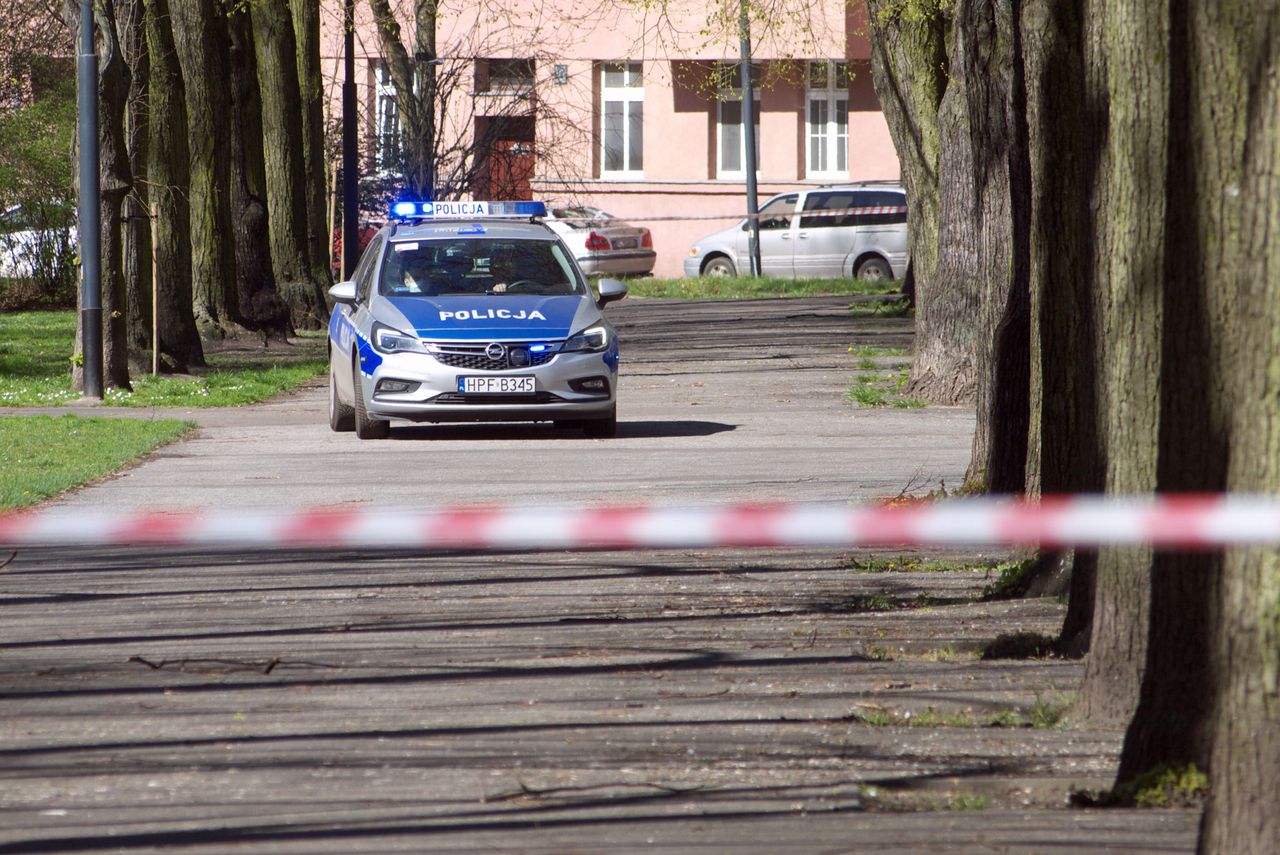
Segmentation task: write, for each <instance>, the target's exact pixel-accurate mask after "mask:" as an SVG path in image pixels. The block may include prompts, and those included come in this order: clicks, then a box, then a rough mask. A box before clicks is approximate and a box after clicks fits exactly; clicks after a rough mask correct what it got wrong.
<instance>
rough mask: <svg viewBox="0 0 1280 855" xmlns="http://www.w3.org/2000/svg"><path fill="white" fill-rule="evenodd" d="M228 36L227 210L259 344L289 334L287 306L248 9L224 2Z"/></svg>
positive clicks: (242, 292)
mask: <svg viewBox="0 0 1280 855" xmlns="http://www.w3.org/2000/svg"><path fill="white" fill-rule="evenodd" d="M227 25H228V29H229V33H230V36H231V54H230V56H231V108H232V109H231V130H230V133H229V135H228V136H229V137H230V143H231V214H232V228H233V231H234V234H235V247H236V292H237V294H238V295H239V300H240V315H241V317H242V318H243V323H244V325H245V326H247V327H249V328H250V329H254V330H258V331H259V332H261V333H262V336H263V339H262V340H263V345H264V346H265V345H266V343H267V342H268V341H269V340H270V339H271V338H275V339H277V340H279V341H284V340H285V339H287V338H288V337H289V336H290V335H292V334H293V323H292V320H291V318H290V313H289V307H288V306H287V305H286V304H285V302H284V300H283V299H282V298H281V297H280V294H279V293H278V292H277V291H276V278H275V271H274V269H273V265H272V261H271V242H270V240H269V238H268V233H269V231H270V225H269V222H268V219H267V204H266V194H267V190H266V183H267V177H266V163H265V160H264V155H263V151H262V99H261V97H260V96H259V93H258V74H257V61H256V59H255V57H254V47H253V22H252V20H251V19H250V15H249V11H248V9H246V8H241V7H237V6H235V5H233V4H228V7H227Z"/></svg>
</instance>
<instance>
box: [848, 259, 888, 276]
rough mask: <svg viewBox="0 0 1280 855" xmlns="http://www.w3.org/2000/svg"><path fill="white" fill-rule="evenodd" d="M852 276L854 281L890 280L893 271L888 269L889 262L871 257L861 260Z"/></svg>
mask: <svg viewBox="0 0 1280 855" xmlns="http://www.w3.org/2000/svg"><path fill="white" fill-rule="evenodd" d="M853 276H854V278H855V279H892V278H893V271H892V270H891V269H889V262H887V261H885V260H884V259H883V258H880V257H879V256H876V255H873V256H871V257H870V258H864V259H863V260H862V263H861V264H859V265H858V269H857V270H855V271H854V272H853Z"/></svg>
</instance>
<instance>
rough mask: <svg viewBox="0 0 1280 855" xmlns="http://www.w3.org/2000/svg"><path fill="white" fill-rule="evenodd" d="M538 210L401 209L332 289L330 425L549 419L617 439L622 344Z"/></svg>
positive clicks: (608, 295)
mask: <svg viewBox="0 0 1280 855" xmlns="http://www.w3.org/2000/svg"><path fill="white" fill-rule="evenodd" d="M545 215H546V208H545V206H544V205H543V204H542V203H541V202H398V203H396V205H395V206H394V208H393V211H392V218H391V220H390V221H389V222H388V224H387V225H386V226H384V227H383V228H382V229H381V230H379V232H378V233H377V234H376V235H375V236H374V238H373V239H372V241H370V243H369V245H368V247H367V248H366V249H365V252H364V254H363V255H362V256H361V258H360V263H359V264H358V265H357V266H356V270H355V274H354V276H353V278H352V280H351V281H348V282H340V283H338V284H337V285H334V286H333V288H331V289H330V290H329V294H330V296H332V297H333V299H334V301H335V303H336V306H335V310H334V312H333V315H332V317H331V319H330V322H329V426H330V427H331V428H333V429H334V430H335V431H350V430H354V431H355V432H356V435H357V436H358V437H360V438H361V439H381V438H385V437H386V436H387V435H388V433H389V430H390V420H391V419H405V420H408V421H413V422H469V421H553V422H555V423H556V424H557V425H559V426H573V427H580V428H581V429H582V430H583V431H584V432H585V433H586V434H587V436H591V437H610V436H613V435H614V434H615V432H616V430H617V388H618V340H617V335H616V334H615V332H614V329H613V327H612V326H611V325H610V324H609V322H608V321H607V320H605V317H604V314H603V312H602V309H603V308H604V306H605V304H607V303H609V302H612V301H614V300H619V299H621V298H623V297H625V296H626V294H627V286H626V285H624V284H623V283H621V282H617V281H614V280H610V279H603V280H601V281H600V283H599V285H598V294H597V293H594V292H593V291H592V288H591V285H590V283H588V281H587V279H586V277H585V276H583V274H582V271H581V270H580V269H579V267H578V265H577V263H576V262H575V261H574V259H573V254H572V253H570V252H569V250H568V249H567V248H566V247H565V245H564V243H563V242H562V241H561V240H560V239H559V237H558V236H557V235H556V234H555V232H553V231H551V229H549V228H548V227H547V226H546V225H544V224H543V223H542V222H541V219H540V218H541V217H544V216H545Z"/></svg>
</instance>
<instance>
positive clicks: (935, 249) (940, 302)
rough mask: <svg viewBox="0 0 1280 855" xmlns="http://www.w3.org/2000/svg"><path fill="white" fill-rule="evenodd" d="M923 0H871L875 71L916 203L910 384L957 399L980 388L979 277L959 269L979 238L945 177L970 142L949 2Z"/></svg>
mask: <svg viewBox="0 0 1280 855" xmlns="http://www.w3.org/2000/svg"><path fill="white" fill-rule="evenodd" d="M922 6H923V8H922V9H918V10H915V12H914V13H912V14H907V10H905V9H904V8H903V7H902V5H901V4H899V3H895V2H891V0H868V3H867V9H868V12H869V16H868V18H869V21H870V24H871V30H872V33H873V38H872V55H871V60H872V61H871V72H872V78H873V81H874V83H875V88H876V94H877V96H878V97H879V99H880V104H881V106H882V108H883V109H884V114H885V119H886V120H887V122H888V124H889V132H890V135H891V136H892V137H893V142H894V146H895V148H896V149H897V150H898V159H899V162H900V163H901V167H902V183H903V186H904V187H905V188H906V191H907V200H908V204H909V205H910V208H909V210H908V212H907V221H908V222H907V227H908V240H909V242H910V249H911V265H912V272H913V274H914V279H915V298H916V339H915V340H916V344H915V354H914V356H913V358H912V365H911V380H910V383H909V385H908V391H909V392H910V393H911V394H912V395H915V396H917V397H921V398H925V399H927V400H931V401H935V402H938V403H947V404H955V403H961V402H968V401H971V400H972V399H973V396H974V391H975V384H976V363H975V353H976V351H975V346H976V335H977V329H978V318H977V301H976V290H975V285H974V283H973V281H972V280H970V279H968V278H967V277H960V278H959V280H958V279H956V278H953V277H956V276H958V274H959V270H960V268H962V267H963V261H962V258H961V254H962V253H963V252H965V249H966V246H967V245H970V244H972V243H973V242H976V240H977V238H976V237H973V235H969V234H966V233H965V232H963V231H959V232H957V230H963V229H967V228H969V226H968V225H967V224H966V222H965V221H964V219H963V218H962V217H961V215H960V211H962V210H964V209H965V208H966V207H967V201H966V200H964V199H963V198H962V197H963V190H961V189H960V187H959V185H957V186H948V184H947V182H948V180H949V178H948V176H947V175H946V174H944V172H943V170H944V169H946V170H947V171H948V172H955V170H956V169H957V168H959V169H961V170H962V171H964V170H965V168H966V167H967V165H968V162H969V161H970V160H971V158H972V152H971V150H969V149H968V148H967V146H965V145H964V143H965V140H964V135H963V132H964V128H963V107H964V105H965V96H964V93H963V90H961V91H960V92H957V93H951V92H950V91H949V87H950V86H952V85H953V82H952V78H951V75H950V63H949V56H950V52H949V49H948V45H949V43H950V40H951V38H952V35H951V30H952V24H951V21H950V20H949V19H948V18H947V14H946V12H945V11H944V8H943V4H936V5H935V4H933V3H927V4H922ZM944 138H945V139H944ZM953 145H958V146H960V148H958V149H957V148H953V147H952V146H953ZM944 160H945V163H944ZM944 217H946V218H949V219H947V221H946V225H944V224H943V218H944ZM948 244H950V245H951V246H953V247H954V251H955V252H956V253H957V254H956V255H953V256H951V257H950V258H951V261H950V262H949V263H950V264H951V267H950V268H948V267H947V266H946V264H944V263H943V253H944V252H946V249H944V246H947V245H948ZM944 277H945V278H944Z"/></svg>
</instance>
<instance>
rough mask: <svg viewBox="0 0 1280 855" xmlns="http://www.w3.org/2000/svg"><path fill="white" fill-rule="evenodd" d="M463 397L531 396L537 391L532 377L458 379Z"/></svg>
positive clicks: (459, 389)
mask: <svg viewBox="0 0 1280 855" xmlns="http://www.w3.org/2000/svg"><path fill="white" fill-rule="evenodd" d="M458 391H459V392H461V393H462V394H464V395H532V394H534V393H535V392H537V391H538V388H537V385H536V384H535V383H534V379H533V378H532V377H459V378H458Z"/></svg>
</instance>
